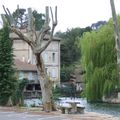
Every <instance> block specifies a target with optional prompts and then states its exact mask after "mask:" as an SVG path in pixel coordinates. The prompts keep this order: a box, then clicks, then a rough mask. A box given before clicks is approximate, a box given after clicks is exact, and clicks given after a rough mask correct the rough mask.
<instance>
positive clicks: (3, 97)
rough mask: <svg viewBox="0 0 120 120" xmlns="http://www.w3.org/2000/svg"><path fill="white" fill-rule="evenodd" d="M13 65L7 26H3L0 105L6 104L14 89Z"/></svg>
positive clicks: (1, 33) (1, 36)
mask: <svg viewBox="0 0 120 120" xmlns="http://www.w3.org/2000/svg"><path fill="white" fill-rule="evenodd" d="M13 65H14V60H13V49H12V40H11V39H10V38H9V28H8V27H7V26H4V28H3V29H1V30H0V105H6V104H7V102H8V99H9V97H11V96H12V94H13V92H14V90H15V84H16V79H15V77H14V72H15V69H14V68H13Z"/></svg>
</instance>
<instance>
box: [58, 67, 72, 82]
mask: <svg viewBox="0 0 120 120" xmlns="http://www.w3.org/2000/svg"><path fill="white" fill-rule="evenodd" d="M73 71H74V66H73V65H71V66H68V67H67V66H66V67H64V66H63V67H62V68H61V75H60V78H61V82H67V81H69V80H70V75H71V74H72V73H73Z"/></svg>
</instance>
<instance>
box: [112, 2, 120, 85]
mask: <svg viewBox="0 0 120 120" xmlns="http://www.w3.org/2000/svg"><path fill="white" fill-rule="evenodd" d="M110 4H111V11H112V18H113V25H114V32H115V43H116V50H117V65H118V72H119V85H120V32H119V26H118V21H117V16H116V10H115V5H114V0H110ZM119 85H118V86H119Z"/></svg>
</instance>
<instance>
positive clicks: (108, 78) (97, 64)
mask: <svg viewBox="0 0 120 120" xmlns="http://www.w3.org/2000/svg"><path fill="white" fill-rule="evenodd" d="M79 46H80V49H81V54H82V58H81V63H82V66H83V68H84V69H85V71H86V74H85V76H84V78H85V82H86V90H85V91H86V97H87V100H88V101H102V97H103V96H106V97H108V96H110V95H111V94H112V93H113V92H114V91H115V89H116V88H117V87H118V73H117V58H116V49H115V39H114V31H113V25H112V21H111V20H109V22H108V23H107V24H106V25H104V26H102V27H101V28H99V29H98V30H94V31H92V32H87V33H85V34H84V35H83V37H82V38H80V45H79Z"/></svg>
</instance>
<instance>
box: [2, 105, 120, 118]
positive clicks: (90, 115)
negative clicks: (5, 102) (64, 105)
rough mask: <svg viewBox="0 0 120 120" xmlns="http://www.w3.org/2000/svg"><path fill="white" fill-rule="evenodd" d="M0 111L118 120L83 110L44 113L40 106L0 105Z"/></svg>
mask: <svg viewBox="0 0 120 120" xmlns="http://www.w3.org/2000/svg"><path fill="white" fill-rule="evenodd" d="M0 111H2V112H3V111H4V112H9V111H10V112H11V111H14V112H20V113H21V112H22V113H24V112H27V113H28V114H34V115H43V116H44V115H48V116H59V115H60V116H62V117H63V118H64V119H66V120H120V118H119V117H113V116H111V115H107V114H99V113H95V112H85V113H84V114H62V113H61V111H53V112H50V113H46V112H44V111H42V109H41V108H23V107H0ZM64 119H63V120H64Z"/></svg>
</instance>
